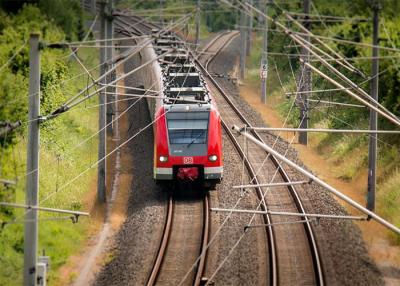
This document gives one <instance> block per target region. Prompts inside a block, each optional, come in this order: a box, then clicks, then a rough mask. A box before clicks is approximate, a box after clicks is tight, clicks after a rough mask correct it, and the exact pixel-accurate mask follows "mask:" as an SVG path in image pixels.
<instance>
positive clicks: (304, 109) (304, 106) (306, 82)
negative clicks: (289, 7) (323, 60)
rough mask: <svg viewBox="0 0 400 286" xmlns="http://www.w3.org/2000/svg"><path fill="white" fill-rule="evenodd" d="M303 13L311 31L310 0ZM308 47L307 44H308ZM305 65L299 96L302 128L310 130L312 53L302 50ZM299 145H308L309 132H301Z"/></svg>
mask: <svg viewBox="0 0 400 286" xmlns="http://www.w3.org/2000/svg"><path fill="white" fill-rule="evenodd" d="M303 9H304V10H303V11H304V27H305V28H306V29H307V30H310V29H311V22H310V21H309V19H310V16H309V14H310V0H303ZM304 39H305V40H306V41H307V42H309V41H310V36H309V35H305V36H304ZM306 45H307V44H306ZM301 54H302V56H301V57H302V59H303V61H304V62H303V63H302V64H301V69H300V75H299V76H300V80H299V88H298V89H299V92H300V94H297V96H300V100H298V102H299V104H300V128H302V129H307V128H308V120H309V118H308V96H309V94H308V92H309V91H310V90H311V70H310V68H308V67H307V66H306V63H309V62H310V52H309V51H308V50H307V49H305V48H302V49H301ZM299 143H300V144H303V145H307V143H308V134H307V132H299Z"/></svg>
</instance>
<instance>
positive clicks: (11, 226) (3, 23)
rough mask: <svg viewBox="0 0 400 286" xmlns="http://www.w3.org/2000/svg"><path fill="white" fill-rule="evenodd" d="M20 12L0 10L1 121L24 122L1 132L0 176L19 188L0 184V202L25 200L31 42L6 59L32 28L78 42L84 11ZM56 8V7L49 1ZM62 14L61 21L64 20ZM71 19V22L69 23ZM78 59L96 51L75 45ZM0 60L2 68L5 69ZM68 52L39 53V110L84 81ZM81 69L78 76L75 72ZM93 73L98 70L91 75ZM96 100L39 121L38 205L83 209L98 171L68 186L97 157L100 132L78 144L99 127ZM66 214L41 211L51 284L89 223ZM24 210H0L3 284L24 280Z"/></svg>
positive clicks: (93, 57)
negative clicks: (73, 219)
mask: <svg viewBox="0 0 400 286" xmlns="http://www.w3.org/2000/svg"><path fill="white" fill-rule="evenodd" d="M38 2H39V3H38V5H36V6H34V5H25V6H23V7H22V8H21V9H20V10H19V11H18V12H17V13H15V14H8V13H7V12H5V11H4V10H0V66H1V67H2V68H1V70H0V121H6V120H8V121H11V122H14V121H17V120H21V121H22V122H23V125H22V127H20V128H18V129H16V130H15V131H13V132H10V133H7V134H5V135H2V136H0V146H1V149H0V178H4V179H10V180H15V181H16V185H10V186H7V187H6V186H4V185H0V201H9V202H18V203H23V202H24V200H25V199H24V197H25V196H24V193H25V172H26V163H25V162H26V143H27V138H26V134H27V117H28V116H27V103H28V77H29V58H28V54H29V45H28V44H25V46H24V47H23V48H22V50H21V51H20V52H19V53H18V54H17V55H16V56H15V57H14V58H13V59H12V60H11V61H10V62H9V63H8V64H6V63H7V61H8V60H9V59H10V58H11V56H12V55H13V54H14V53H15V52H16V51H18V50H19V48H20V47H21V46H23V45H24V43H26V41H27V40H28V39H29V34H30V33H31V32H33V31H37V32H40V33H41V39H42V40H43V41H45V42H57V41H62V40H71V39H72V40H75V39H80V38H81V37H82V34H83V26H82V23H83V20H84V18H83V14H82V12H81V11H80V10H79V7H80V6H79V1H67V0H65V1H61V0H60V1H38ZM53 5H54V6H53ZM62 19H63V20H62ZM67 22H68V23H67ZM78 55H79V57H80V58H81V59H82V61H83V62H84V63H85V64H86V65H87V66H88V67H94V66H96V65H97V63H98V57H97V53H93V51H92V50H88V49H83V48H82V49H80V50H79V51H78ZM3 65H4V66H3ZM82 72H83V70H82V68H81V67H80V66H79V65H78V63H76V61H75V60H74V59H73V58H72V57H71V56H70V51H69V50H59V49H44V50H42V53H41V90H42V92H41V114H48V113H50V112H52V111H54V110H55V109H56V107H59V106H60V104H62V103H63V102H65V100H66V99H67V98H69V97H71V96H72V95H74V94H76V93H77V92H78V91H79V90H80V89H82V88H83V87H84V86H86V84H87V82H88V80H89V79H88V78H87V76H86V75H85V74H82ZM78 74H82V75H80V76H77V77H74V76H76V75H78ZM95 76H97V75H95ZM96 104H97V99H95V98H94V99H92V100H90V101H87V102H86V103H85V104H83V105H82V106H77V107H76V108H75V109H72V110H71V111H69V112H67V113H65V114H63V115H61V116H60V117H58V118H56V119H54V120H51V121H48V122H46V123H45V124H43V125H41V141H40V143H41V146H40V181H39V187H40V202H41V205H42V206H48V207H56V208H64V209H72V210H83V209H85V208H87V207H88V206H87V205H84V202H85V200H84V199H85V198H86V197H87V195H88V191H89V190H91V189H93V186H94V184H95V178H96V169H95V168H94V169H90V170H89V171H88V172H86V173H84V175H82V176H81V177H80V178H79V179H77V180H75V181H73V182H72V183H71V184H69V185H65V184H66V183H67V182H70V181H71V180H72V179H73V178H75V177H76V176H77V175H78V174H79V173H80V172H83V171H85V170H86V169H88V168H89V167H90V166H91V164H93V163H94V162H95V161H96V158H97V137H96V136H95V137H93V138H91V139H90V140H87V142H85V143H83V144H81V145H80V142H82V140H84V139H86V138H88V137H89V136H91V135H92V134H94V133H95V132H96V130H97V107H96ZM64 217H65V216H64V215H57V214H53V213H44V212H41V213H40V222H39V250H40V253H39V254H40V255H41V254H42V250H44V251H45V253H46V255H48V256H50V258H51V271H50V273H49V275H50V281H51V282H55V281H56V280H57V275H56V274H57V272H56V271H57V269H59V267H60V266H62V265H63V264H64V263H65V262H66V261H67V259H68V257H69V256H71V255H72V254H74V253H77V252H78V251H79V249H80V247H81V245H80V243H81V242H82V241H83V239H84V238H85V237H86V235H87V231H88V229H89V227H90V225H89V221H88V220H87V219H85V218H80V220H79V223H77V224H73V223H71V219H69V218H66V219H63V220H60V219H62V218H64ZM23 219H24V211H23V210H15V209H12V208H6V207H1V208H0V253H1V254H2V255H1V256H0V285H18V284H22V267H23V261H22V259H23Z"/></svg>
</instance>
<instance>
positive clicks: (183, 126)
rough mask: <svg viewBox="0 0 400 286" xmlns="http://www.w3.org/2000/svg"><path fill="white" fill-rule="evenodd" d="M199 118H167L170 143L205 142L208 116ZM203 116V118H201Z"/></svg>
mask: <svg viewBox="0 0 400 286" xmlns="http://www.w3.org/2000/svg"><path fill="white" fill-rule="evenodd" d="M198 117H200V118H199V119H189V118H184V119H181V118H179V119H177V118H176V119H175V118H173V119H172V118H168V116H167V121H168V135H169V143H170V144H190V145H191V144H205V143H206V142H207V133H208V132H207V130H208V117H207V118H204V117H203V116H198ZM201 117H203V118H201Z"/></svg>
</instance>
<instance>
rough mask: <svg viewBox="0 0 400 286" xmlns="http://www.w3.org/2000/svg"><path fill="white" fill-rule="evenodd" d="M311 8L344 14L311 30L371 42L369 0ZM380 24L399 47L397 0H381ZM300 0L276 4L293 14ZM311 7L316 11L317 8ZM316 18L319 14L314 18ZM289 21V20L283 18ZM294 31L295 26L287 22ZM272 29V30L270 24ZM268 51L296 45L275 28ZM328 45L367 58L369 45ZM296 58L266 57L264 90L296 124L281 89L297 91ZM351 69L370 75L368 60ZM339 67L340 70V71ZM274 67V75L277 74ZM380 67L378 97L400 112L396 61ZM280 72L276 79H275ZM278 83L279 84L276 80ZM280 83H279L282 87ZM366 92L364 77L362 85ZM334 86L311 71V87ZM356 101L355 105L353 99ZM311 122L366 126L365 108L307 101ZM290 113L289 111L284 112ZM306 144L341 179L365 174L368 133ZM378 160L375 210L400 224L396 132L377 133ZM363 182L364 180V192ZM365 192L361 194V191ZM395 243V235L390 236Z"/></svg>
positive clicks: (253, 72) (255, 72)
mask: <svg viewBox="0 0 400 286" xmlns="http://www.w3.org/2000/svg"><path fill="white" fill-rule="evenodd" d="M313 3H314V7H313V9H312V11H311V14H314V15H315V14H318V13H319V14H320V15H337V16H342V17H349V18H348V19H347V20H345V21H342V22H339V23H337V22H336V23H324V24H321V23H318V22H313V24H312V25H313V26H312V30H313V31H314V33H315V34H318V35H323V36H328V37H333V38H339V39H340V38H343V39H348V40H352V41H355V42H359V43H368V44H370V43H371V41H372V40H371V34H372V21H371V17H372V15H371V9H370V7H371V6H370V4H371V3H372V2H371V1H365V0H355V1H339V0H336V1H324V0H318V1H313ZM381 3H382V4H383V9H382V10H381V26H380V45H382V46H387V47H399V46H400V33H399V26H400V17H399V15H398V14H396V13H395V12H394V11H398V9H399V5H400V2H399V1H394V0H393V1H389V0H387V1H381ZM300 5H301V3H297V4H296V3H292V4H285V5H281V6H282V8H285V9H286V10H290V11H292V12H294V11H297V12H302V7H301V6H300ZM315 7H316V8H317V9H318V10H316V9H315ZM277 11H278V10H276V9H273V8H271V9H270V11H269V13H270V15H271V16H273V17H276V18H278V19H280V20H284V19H285V17H284V16H283V15H280V12H279V11H278V12H277ZM351 18H353V19H354V18H364V19H368V20H367V21H355V20H352V19H351ZM317 19H318V18H317ZM285 23H288V22H285ZM289 25H290V26H291V27H292V28H293V29H296V28H295V26H294V25H291V24H289ZM271 29H276V27H275V26H274V25H272V26H271ZM269 43H270V44H269V52H274V53H283V54H296V53H299V51H300V50H299V48H298V47H295V45H294V43H293V42H292V41H291V40H290V38H289V37H287V36H284V35H283V34H282V33H277V32H276V31H270V32H269ZM327 43H328V44H329V45H330V46H331V47H332V48H335V49H337V50H339V51H340V53H341V54H342V55H344V56H345V57H349V58H350V57H370V56H371V54H372V53H371V48H368V47H361V46H356V45H348V44H341V43H338V42H333V41H327ZM261 49H262V35H261V33H257V34H256V35H255V36H254V44H253V50H252V53H251V55H250V56H249V57H248V59H247V65H248V72H247V75H246V76H247V78H246V82H248V83H249V84H254V85H259V67H260V60H261ZM397 54H398V53H397V52H388V51H383V50H381V51H380V55H381V56H397ZM298 62H299V61H298V58H297V57H289V56H287V55H270V56H269V75H268V80H267V94H268V96H269V102H272V103H273V104H274V107H275V108H277V109H278V110H279V111H280V113H281V115H282V116H283V117H284V118H286V116H288V118H289V124H290V125H292V126H298V125H299V112H298V110H299V109H298V108H294V109H291V108H292V106H293V101H294V96H291V97H290V98H287V97H286V96H285V94H284V92H293V91H296V85H295V80H294V76H297V74H298V72H299V64H298ZM352 63H353V64H354V65H355V66H356V67H358V68H359V69H360V70H362V71H363V72H364V74H366V75H369V74H370V73H371V60H358V61H355V62H352ZM313 65H314V66H317V67H319V68H321V69H322V70H323V71H324V72H327V73H328V74H329V72H328V71H326V69H324V68H323V67H322V65H320V64H318V63H317V62H313ZM340 70H341V71H343V69H340ZM277 71H279V74H278V73H277ZM380 71H382V74H381V75H380V79H379V97H380V98H379V101H380V102H381V103H382V104H383V105H384V106H385V107H387V108H388V109H389V110H390V111H392V112H393V113H394V114H396V115H398V116H399V115H400V59H399V58H398V57H392V58H385V59H381V60H380ZM345 74H346V76H348V77H349V78H351V79H352V80H353V81H354V82H357V83H362V82H363V81H365V79H363V78H361V77H360V76H358V75H355V74H352V73H350V72H345ZM278 75H279V78H280V80H279V78H278ZM280 81H281V82H280ZM281 84H282V85H281ZM361 86H362V87H363V88H364V89H365V90H366V91H368V92H369V90H370V85H369V81H367V82H366V83H364V84H362V85H361ZM331 88H335V87H334V86H333V85H331V84H329V83H327V82H326V81H325V80H323V79H321V78H320V77H319V76H318V75H316V74H313V89H314V90H323V89H331ZM312 97H313V99H316V100H327V101H338V102H347V103H356V104H357V103H358V102H357V101H355V100H353V99H352V98H350V97H349V96H348V95H346V94H345V93H343V92H338V91H336V92H325V93H323V94H321V93H319V94H313V96H312ZM358 104H359V103H358ZM310 107H311V112H310V122H311V126H313V127H318V128H337V129H339V128H343V129H353V128H354V129H368V124H369V121H368V118H369V111H368V109H366V108H348V107H337V106H328V107H327V106H324V105H323V104H317V103H315V102H311V103H310ZM290 110H291V112H290V113H289V111H290ZM379 128H380V129H396V127H394V125H393V124H391V123H389V122H388V121H387V120H386V119H382V118H379ZM309 138H310V146H312V147H313V148H315V149H316V150H317V151H319V152H320V154H321V155H322V156H324V157H325V158H326V159H327V161H329V162H331V163H332V164H333V165H335V166H336V167H335V169H334V170H332V171H333V172H334V173H335V174H336V176H337V177H338V178H341V179H343V180H346V181H352V182H354V181H356V179H357V178H359V177H360V176H362V175H363V174H364V175H365V174H366V172H367V170H366V169H367V162H368V136H366V135H338V134H313V133H311V134H310V135H309ZM378 148H379V155H378V158H379V161H378V191H377V192H378V193H377V212H378V213H380V214H381V215H383V216H384V217H385V218H387V219H388V220H389V221H391V222H394V223H395V224H397V225H398V226H399V225H400V196H399V182H400V174H399V171H398V170H399V167H400V161H399V156H400V152H399V150H400V137H399V136H397V135H385V136H384V135H379V141H378ZM366 186H367V183H366V181H365V191H366ZM364 195H365V193H364ZM393 239H394V241H396V243H398V244H400V241H399V238H398V237H394V238H393Z"/></svg>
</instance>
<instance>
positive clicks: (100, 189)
mask: <svg viewBox="0 0 400 286" xmlns="http://www.w3.org/2000/svg"><path fill="white" fill-rule="evenodd" d="M105 8H106V3H105V2H104V1H101V2H100V38H101V40H104V39H105V37H106V11H105ZM106 60H107V58H106V48H104V47H102V48H100V62H101V63H104V62H105V61H106ZM105 73H106V65H102V66H101V68H100V74H101V77H102V78H101V80H100V83H101V84H102V85H106V84H107V81H106V78H107V77H103V75H104V74H105ZM105 103H106V94H105V93H104V89H103V90H101V92H100V96H99V104H100V107H99V150H98V160H99V164H98V167H97V200H98V202H99V203H104V202H105V201H106V160H101V159H103V158H105V155H106V130H105V126H106V111H107V105H106V104H105ZM100 160H101V161H100Z"/></svg>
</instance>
